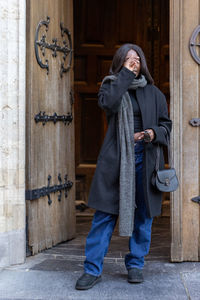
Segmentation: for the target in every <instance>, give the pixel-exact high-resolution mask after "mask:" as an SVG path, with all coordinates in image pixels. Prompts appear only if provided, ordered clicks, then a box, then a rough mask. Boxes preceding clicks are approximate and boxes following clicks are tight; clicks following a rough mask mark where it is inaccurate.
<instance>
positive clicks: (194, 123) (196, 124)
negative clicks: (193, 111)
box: [189, 118, 200, 127]
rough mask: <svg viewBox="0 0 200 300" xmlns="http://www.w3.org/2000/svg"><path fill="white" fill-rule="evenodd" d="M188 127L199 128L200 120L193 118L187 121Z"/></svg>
mask: <svg viewBox="0 0 200 300" xmlns="http://www.w3.org/2000/svg"><path fill="white" fill-rule="evenodd" d="M189 123H190V125H192V126H194V127H198V126H200V118H193V119H192V120H190V121H189Z"/></svg>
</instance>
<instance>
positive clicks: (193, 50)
mask: <svg viewBox="0 0 200 300" xmlns="http://www.w3.org/2000/svg"><path fill="white" fill-rule="evenodd" d="M199 33H200V25H198V26H197V27H196V28H195V30H194V31H193V33H192V36H191V38H190V45H189V47H190V53H191V55H192V57H193V59H194V60H195V61H196V63H197V64H199V65H200V57H199V56H198V54H197V51H196V50H197V48H196V47H200V43H198V42H197V41H196V39H197V36H198V34H199Z"/></svg>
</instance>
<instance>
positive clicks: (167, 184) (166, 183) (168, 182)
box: [165, 178, 170, 186]
mask: <svg viewBox="0 0 200 300" xmlns="http://www.w3.org/2000/svg"><path fill="white" fill-rule="evenodd" d="M165 185H166V186H169V185H170V180H169V178H166V179H165Z"/></svg>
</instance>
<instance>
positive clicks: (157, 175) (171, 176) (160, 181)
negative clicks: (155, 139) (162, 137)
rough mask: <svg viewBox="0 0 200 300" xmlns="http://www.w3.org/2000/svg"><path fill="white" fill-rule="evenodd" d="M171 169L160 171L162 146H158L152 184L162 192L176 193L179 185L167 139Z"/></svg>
mask: <svg viewBox="0 0 200 300" xmlns="http://www.w3.org/2000/svg"><path fill="white" fill-rule="evenodd" d="M167 149H168V161H169V169H164V170H159V162H160V145H159V144H158V146H157V157H156V166H155V170H154V173H153V176H152V184H153V185H154V186H155V187H156V188H157V189H158V190H159V191H161V192H174V191H175V190H176V189H177V188H178V185H179V182H178V178H177V176H176V170H175V169H174V168H172V164H171V155H170V145H169V139H168V138H167Z"/></svg>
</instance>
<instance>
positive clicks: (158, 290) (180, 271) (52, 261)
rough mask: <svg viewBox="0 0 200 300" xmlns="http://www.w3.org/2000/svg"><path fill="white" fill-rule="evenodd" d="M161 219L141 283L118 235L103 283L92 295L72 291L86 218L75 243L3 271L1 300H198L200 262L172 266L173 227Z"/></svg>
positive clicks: (79, 271)
mask: <svg viewBox="0 0 200 300" xmlns="http://www.w3.org/2000/svg"><path fill="white" fill-rule="evenodd" d="M163 220H164V219H163V218H162V219H158V220H157V222H156V223H157V224H155V226H154V228H153V238H152V245H153V247H152V249H151V252H150V255H149V256H148V257H147V260H146V263H145V268H144V277H145V282H144V283H142V284H137V285H136V284H129V283H128V282H127V272H126V269H125V267H124V259H123V257H124V253H125V252H126V251H127V243H128V239H127V238H119V237H118V235H117V232H115V234H114V235H113V238H112V242H111V247H110V250H109V253H108V255H107V257H106V258H105V262H104V271H103V275H102V282H100V283H98V284H97V285H96V286H94V287H93V289H90V290H88V291H76V290H75V289H74V286H75V282H76V280H77V278H78V277H79V276H80V275H81V274H82V270H83V261H84V244H85V237H86V234H87V232H88V229H89V226H90V222H88V220H87V219H86V218H82V219H80V220H79V221H78V224H77V237H76V239H74V240H72V241H69V242H67V243H61V244H59V245H57V246H56V247H53V248H52V249H49V250H46V251H43V252H42V253H39V254H38V255H35V256H31V257H28V258H27V260H26V263H25V264H23V265H16V266H12V267H9V268H5V269H2V270H0V299H1V300H2V299H4V300H11V299H12V300H13V299H15V300H22V299H27V300H28V299H31V300H33V299H34V300H36V299H40V300H44V299H45V300H64V299H66V300H67V299H73V300H81V299H86V300H103V299H106V300H107V299H109V300H111V299H113V300H125V299H130V300H132V299H133V300H134V299H136V300H137V299H140V300H141V299H142V300H145V299H150V300H154V299H155V300H165V299H166V300H173V299H180V300H184V299H191V300H199V299H200V284H199V283H200V263H197V262H196V263H195V262H192V263H176V264H172V263H170V262H169V254H168V252H169V243H168V244H166V241H167V240H168V241H169V231H168V229H169V228H168V225H169V224H168V225H167V222H166V220H165V222H163ZM167 232H168V234H167ZM159 242H160V243H159ZM164 242H165V245H164ZM156 245H157V247H156ZM160 245H161V247H160Z"/></svg>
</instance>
